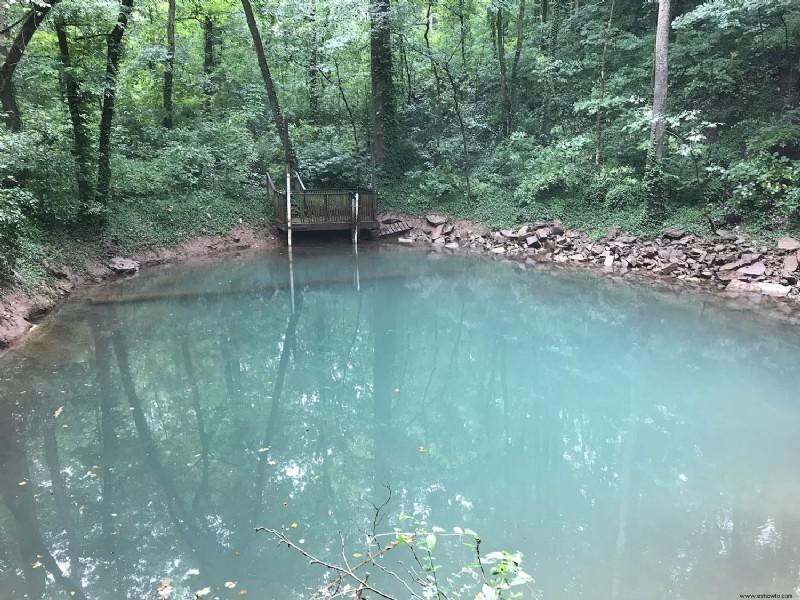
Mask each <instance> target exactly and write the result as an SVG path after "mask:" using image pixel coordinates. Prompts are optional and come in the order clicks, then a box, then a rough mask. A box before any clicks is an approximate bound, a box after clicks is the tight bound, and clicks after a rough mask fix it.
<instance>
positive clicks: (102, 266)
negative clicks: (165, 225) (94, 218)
mask: <svg viewBox="0 0 800 600" xmlns="http://www.w3.org/2000/svg"><path fill="white" fill-rule="evenodd" d="M281 243H282V242H281V239H280V236H279V234H278V231H277V230H276V229H275V228H273V227H263V228H252V227H247V226H239V227H237V228H235V229H233V230H232V231H230V232H228V233H226V234H225V235H217V236H202V237H198V238H193V239H190V240H186V241H185V242H182V243H181V244H179V245H177V246H175V247H172V248H152V249H147V250H143V251H141V252H138V253H135V254H133V255H131V256H125V257H122V256H113V255H108V256H106V257H103V258H101V259H97V260H90V261H87V262H86V264H84V265H82V267H81V268H79V269H75V268H70V267H68V266H66V265H62V264H55V263H54V264H48V265H46V267H47V270H48V272H49V274H50V276H51V277H50V280H49V282H48V284H47V286H46V287H44V288H43V289H42V290H40V291H39V292H38V293H36V294H26V293H24V292H19V291H13V290H12V291H8V292H6V293H4V294H3V297H2V299H0V348H8V347H10V346H11V345H12V344H14V343H15V342H18V341H19V340H21V339H22V338H23V337H24V336H25V334H26V333H28V332H29V331H30V330H31V328H32V327H33V326H34V324H35V323H36V321H37V320H38V319H40V318H41V317H42V316H44V315H45V314H47V313H48V312H49V311H50V310H52V309H53V308H54V307H55V306H57V305H58V304H59V303H60V302H62V301H63V300H64V299H66V298H67V297H68V296H69V295H70V293H72V292H74V291H75V290H78V289H80V288H82V287H84V286H86V285H88V284H92V283H98V282H101V281H106V280H108V279H113V278H115V277H121V276H125V275H128V274H130V273H132V272H135V271H136V270H138V269H139V268H141V267H148V266H153V265H163V264H167V263H176V262H190V261H194V260H202V259H204V258H208V257H211V256H215V255H220V254H223V253H228V252H242V251H250V250H264V249H268V248H273V247H276V246H279V245H280V244H281Z"/></svg>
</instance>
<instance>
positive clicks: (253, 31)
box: [242, 0, 297, 170]
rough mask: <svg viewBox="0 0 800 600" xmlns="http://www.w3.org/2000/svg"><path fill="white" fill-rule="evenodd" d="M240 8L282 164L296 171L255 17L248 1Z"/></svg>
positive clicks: (295, 161) (292, 151)
mask: <svg viewBox="0 0 800 600" xmlns="http://www.w3.org/2000/svg"><path fill="white" fill-rule="evenodd" d="M242 8H243V9H244V16H245V18H246V19H247V27H248V29H250V35H251V36H252V38H253V46H255V50H256V58H257V59H258V66H259V67H260V68H261V76H262V77H263V79H264V87H266V88H267V98H269V107H270V109H271V110H272V119H273V120H274V121H275V128H276V129H277V130H278V136H280V139H281V144H282V145H283V159H284V162H285V163H286V165H287V167H288V168H289V170H296V169H297V158H296V157H295V154H294V148H293V147H292V142H291V140H290V139H289V128H288V125H287V124H286V122H285V121H284V119H283V114H282V113H281V107H280V104H278V94H277V92H276V91H275V82H274V81H273V80H272V74H271V73H270V71H269V65H268V64H267V57H266V55H265V54H264V44H263V42H262V41H261V34H260V33H259V31H258V25H257V24H256V17H255V15H254V14H253V6H252V5H251V4H250V0H242Z"/></svg>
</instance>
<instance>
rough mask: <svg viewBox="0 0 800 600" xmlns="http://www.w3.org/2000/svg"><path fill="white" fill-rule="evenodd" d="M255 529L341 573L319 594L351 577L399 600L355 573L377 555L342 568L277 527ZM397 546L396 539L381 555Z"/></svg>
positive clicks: (367, 587)
mask: <svg viewBox="0 0 800 600" xmlns="http://www.w3.org/2000/svg"><path fill="white" fill-rule="evenodd" d="M255 531H256V532H259V531H266V532H267V533H271V534H272V535H273V536H275V537H276V538H278V542H279V544H286V545H287V546H288V547H289V548H292V549H293V550H297V551H298V552H299V553H300V554H302V555H303V556H305V557H306V558H307V559H308V560H309V562H310V563H311V564H312V565H314V564H316V565H321V566H323V567H325V568H326V569H330V570H331V571H335V572H337V573H339V577H337V578H336V579H334V580H333V581H332V582H331V583H329V584H328V585H327V586H325V587H324V588H322V589H321V590H320V592H319V593H318V594H317V595H318V596H319V595H320V594H321V593H324V592H325V591H326V590H328V589H330V588H331V587H333V586H334V585H336V584H337V583H340V582H341V581H342V580H344V579H345V578H347V577H349V578H351V579H353V580H355V581H356V582H357V583H358V584H359V585H360V586H362V587H363V589H365V590H369V591H370V592H372V593H374V594H377V595H378V596H380V597H381V598H385V599H386V600H398V599H397V598H395V597H394V596H389V595H388V594H386V593H385V592H382V591H381V590H379V589H377V588H375V587H373V586H371V585H370V584H369V583H367V581H366V578H365V579H361V578H360V577H359V576H358V575H356V574H355V571H356V570H357V569H359V568H360V567H363V566H364V565H366V564H367V563H369V562H371V561H372V560H374V558H375V557H372V556H370V557H368V558H367V559H366V560H363V561H361V562H360V563H358V564H357V565H355V566H354V567H352V568H348V569H345V568H342V567H340V566H338V565H334V564H332V563H329V562H326V561H324V560H322V559H320V558H317V557H316V556H314V555H313V554H310V553H308V552H307V551H306V550H305V549H304V548H302V547H300V546H298V545H297V544H295V543H294V542H293V541H292V540H290V539H289V538H288V537H287V536H286V535H285V534H284V533H283V532H281V531H278V530H277V529H271V528H269V527H256V528H255ZM395 546H397V542H396V541H395V542H392V543H391V544H389V545H388V546H386V547H385V548H383V549H381V551H380V553H379V555H380V556H383V554H385V553H386V552H388V551H389V550H391V549H392V548H394V547H395Z"/></svg>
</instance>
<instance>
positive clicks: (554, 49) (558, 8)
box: [547, 0, 565, 58]
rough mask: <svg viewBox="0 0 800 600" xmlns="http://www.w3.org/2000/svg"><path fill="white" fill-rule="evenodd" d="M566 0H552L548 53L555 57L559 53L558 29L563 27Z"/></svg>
mask: <svg viewBox="0 0 800 600" xmlns="http://www.w3.org/2000/svg"><path fill="white" fill-rule="evenodd" d="M564 1H565V0H552V2H551V7H550V32H549V36H548V40H547V54H548V55H549V56H550V58H555V57H556V54H557V53H558V30H559V28H560V27H561V14H562V13H563V12H564V10H563V6H562V4H563V3H564Z"/></svg>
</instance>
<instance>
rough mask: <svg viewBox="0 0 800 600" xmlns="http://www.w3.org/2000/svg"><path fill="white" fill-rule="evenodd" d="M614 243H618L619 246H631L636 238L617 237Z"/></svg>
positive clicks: (627, 236)
mask: <svg viewBox="0 0 800 600" xmlns="http://www.w3.org/2000/svg"><path fill="white" fill-rule="evenodd" d="M616 241H618V242H619V243H620V244H632V243H633V242H635V241H636V238H635V237H633V236H632V235H623V236H620V237H618V238H617V240H616Z"/></svg>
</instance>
